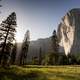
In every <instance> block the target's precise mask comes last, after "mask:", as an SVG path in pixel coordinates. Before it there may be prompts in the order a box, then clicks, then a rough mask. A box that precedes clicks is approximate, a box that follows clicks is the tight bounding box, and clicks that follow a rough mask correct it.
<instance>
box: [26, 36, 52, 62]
mask: <svg viewBox="0 0 80 80" xmlns="http://www.w3.org/2000/svg"><path fill="white" fill-rule="evenodd" d="M51 44H52V43H51V38H44V39H38V40H35V41H31V42H30V45H29V51H28V57H27V60H28V61H30V60H32V57H39V53H40V49H41V55H42V56H44V55H45V54H46V53H49V52H51V51H52V46H51Z"/></svg>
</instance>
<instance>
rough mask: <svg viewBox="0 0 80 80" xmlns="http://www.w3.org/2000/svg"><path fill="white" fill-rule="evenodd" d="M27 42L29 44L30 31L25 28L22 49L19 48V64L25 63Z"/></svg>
mask: <svg viewBox="0 0 80 80" xmlns="http://www.w3.org/2000/svg"><path fill="white" fill-rule="evenodd" d="M29 44H30V32H29V30H27V32H26V34H25V36H24V40H23V44H22V50H21V55H20V65H25V64H27V61H26V60H27V53H28V49H29Z"/></svg>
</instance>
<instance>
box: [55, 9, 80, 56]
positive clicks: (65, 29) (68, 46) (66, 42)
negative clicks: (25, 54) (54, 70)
mask: <svg viewBox="0 0 80 80" xmlns="http://www.w3.org/2000/svg"><path fill="white" fill-rule="evenodd" d="M57 32H58V38H59V41H60V45H61V46H63V48H64V51H65V54H66V55H68V54H69V53H70V54H76V53H80V9H72V10H70V11H69V12H68V13H67V14H66V15H65V16H64V17H63V18H62V21H61V23H60V24H59V27H58V31H57Z"/></svg>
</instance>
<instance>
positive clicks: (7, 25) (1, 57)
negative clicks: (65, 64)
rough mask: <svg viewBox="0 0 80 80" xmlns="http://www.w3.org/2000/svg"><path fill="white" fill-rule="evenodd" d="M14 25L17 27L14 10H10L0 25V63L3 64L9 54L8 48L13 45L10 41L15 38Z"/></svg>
mask: <svg viewBox="0 0 80 80" xmlns="http://www.w3.org/2000/svg"><path fill="white" fill-rule="evenodd" d="M16 27H17V24H16V13H15V12H12V13H11V14H10V15H9V17H7V19H6V20H5V21H2V23H1V25H0V42H1V48H2V50H1V54H0V63H1V61H2V64H3V65H4V64H6V59H7V58H8V55H9V54H10V50H11V47H12V45H13V44H12V43H13V40H14V38H15V32H16ZM7 46H8V47H7ZM8 48H9V49H8ZM8 50H9V51H8Z"/></svg>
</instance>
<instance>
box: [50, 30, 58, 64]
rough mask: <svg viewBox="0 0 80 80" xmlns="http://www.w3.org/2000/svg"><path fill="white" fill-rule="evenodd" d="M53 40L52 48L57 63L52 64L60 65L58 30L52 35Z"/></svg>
mask: <svg viewBox="0 0 80 80" xmlns="http://www.w3.org/2000/svg"><path fill="white" fill-rule="evenodd" d="M51 39H52V48H53V53H52V55H53V56H55V57H54V58H55V59H54V60H55V61H54V62H55V63H52V64H57V63H58V51H59V44H58V38H57V34H56V30H54V31H53V35H52V37H51ZM51 60H53V59H51Z"/></svg>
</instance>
